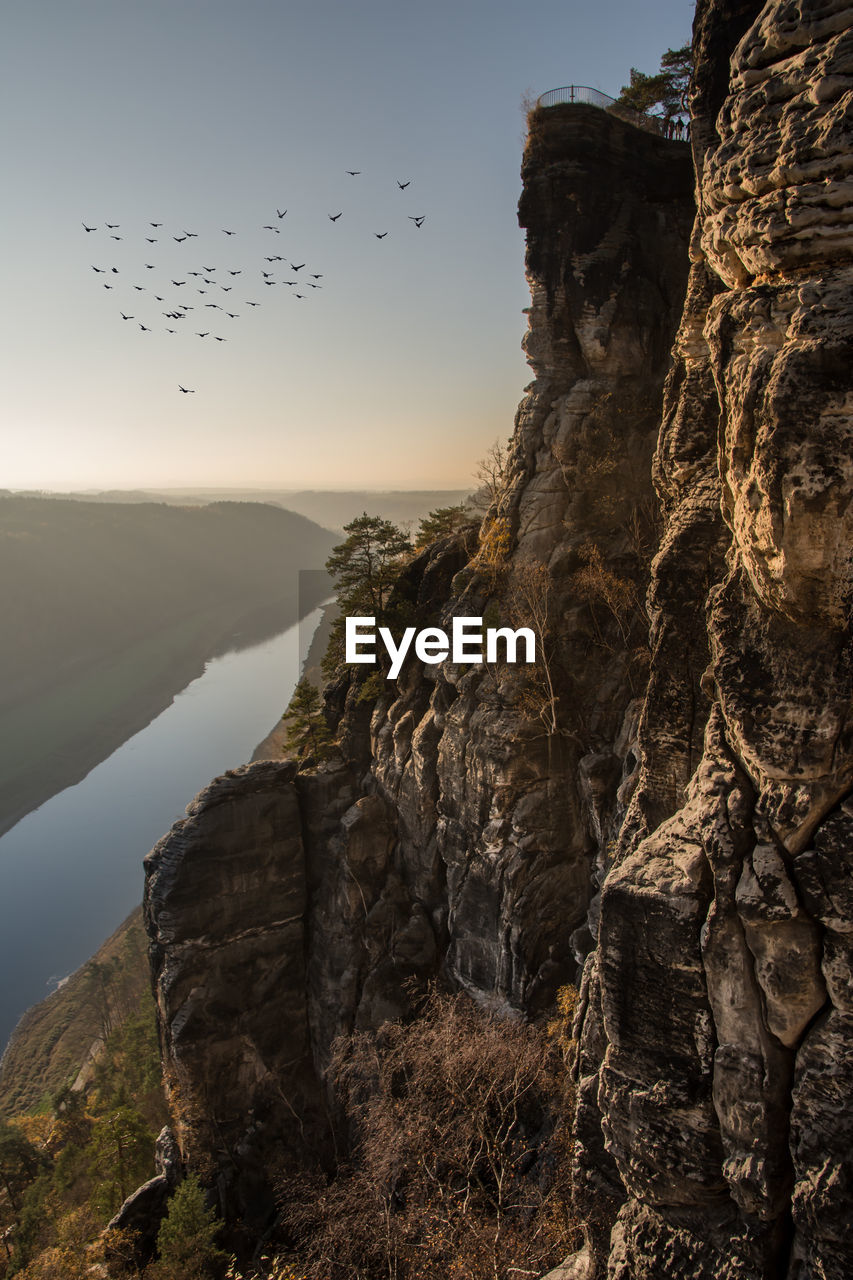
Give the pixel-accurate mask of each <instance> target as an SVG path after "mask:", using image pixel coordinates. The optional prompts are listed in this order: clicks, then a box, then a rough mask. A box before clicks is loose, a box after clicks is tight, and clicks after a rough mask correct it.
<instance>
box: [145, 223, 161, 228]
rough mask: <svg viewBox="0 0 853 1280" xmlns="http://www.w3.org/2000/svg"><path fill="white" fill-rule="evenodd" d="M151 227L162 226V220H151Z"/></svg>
mask: <svg viewBox="0 0 853 1280" xmlns="http://www.w3.org/2000/svg"><path fill="white" fill-rule="evenodd" d="M148 225H149V227H162V225H163V224H162V222H149V223H148Z"/></svg>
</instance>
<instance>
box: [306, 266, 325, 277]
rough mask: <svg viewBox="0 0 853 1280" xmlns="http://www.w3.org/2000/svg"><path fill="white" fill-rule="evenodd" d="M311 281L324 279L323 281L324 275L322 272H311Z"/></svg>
mask: <svg viewBox="0 0 853 1280" xmlns="http://www.w3.org/2000/svg"><path fill="white" fill-rule="evenodd" d="M303 265H304V264H303ZM311 279H312V280H322V279H323V273H322V271H312V272H311Z"/></svg>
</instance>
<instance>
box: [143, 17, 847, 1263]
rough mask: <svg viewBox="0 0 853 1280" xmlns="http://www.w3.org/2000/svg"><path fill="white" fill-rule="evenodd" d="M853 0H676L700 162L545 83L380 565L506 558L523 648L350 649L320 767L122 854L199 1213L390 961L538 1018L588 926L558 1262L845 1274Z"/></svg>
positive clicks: (486, 568) (486, 562) (496, 593)
mask: <svg viewBox="0 0 853 1280" xmlns="http://www.w3.org/2000/svg"><path fill="white" fill-rule="evenodd" d="M851 16H853V13H851V10H850V9H849V8H847V7H845V5H844V4H842V3H841V0H812V2H811V3H806V0H785V2H783V0H768V3H767V4H765V5H762V4H761V3H760V2H759V0H701V2H700V4H699V6H698V10H697V17H696V25H695V32H694V38H695V50H696V65H697V70H696V77H695V83H694V86H693V90H692V115H693V124H692V151H693V160H694V170H693V171H692V170H691V169H690V166H689V159H688V155H687V148H686V147H684V146H682V145H681V144H679V143H674V142H670V141H667V140H665V139H662V138H657V137H655V136H653V135H649V134H645V133H641V132H639V131H638V130H636V129H634V128H632V127H631V126H630V125H627V124H624V123H622V122H621V121H619V120H617V119H614V118H612V117H610V116H609V115H607V114H606V113H603V112H600V111H598V110H596V109H594V108H587V107H581V106H571V107H568V106H567V107H557V108H549V109H548V110H547V111H544V112H539V113H537V114H536V115H535V116H534V118H533V121H532V127H531V134H530V138H529V141H528V146H527V149H526V153H525V159H524V169H523V176H524V194H523V196H522V201H521V207H520V217H521V221H522V224H523V225H524V226H525V227H526V229H527V234H528V255H527V269H528V277H529V280H530V286H531V297H532V303H531V308H530V312H529V326H530V327H529V332H528V335H527V337H526V339H525V349H526V351H527V355H528V358H529V360H530V363H531V366H532V368H533V372H534V381H533V382H532V384H531V385H530V387H529V388H528V389H527V392H526V394H525V398H524V400H523V401H522V404H521V406H520V409H519V413H518V416H517V420H516V428H515V434H514V436H513V441H512V451H511V460H510V466H509V473H508V475H507V477H506V483H505V485H504V486H503V488H502V490H501V492H500V494H499V495H498V497H497V499H496V501H495V503H494V504H493V506H492V508H491V510H490V512H489V514H488V516H487V518H486V521H485V523H484V527H483V530H482V531H481V534H480V543H479V546H478V545H477V543H476V535H475V533H474V531H469V532H468V533H467V534H464V535H462V536H460V537H459V538H457V539H455V540H454V539H448V540H445V541H444V542H441V543H438V544H436V545H435V546H433V547H432V548H430V549H429V550H428V551H426V552H424V553H423V554H422V555H421V556H420V557H419V559H417V560H416V561H415V562H414V563H413V564H412V565H411V566H410V567H409V569H408V570H407V571H406V573H405V575H404V577H403V579H402V581H401V583H400V584H399V589H398V590H399V600H400V602H401V604H402V605H404V606H405V607H406V608H407V609H408V610H409V616H410V617H411V618H412V619H414V620H416V621H417V622H418V623H419V625H427V624H432V623H435V622H441V623H442V625H445V626H446V625H447V623H448V621H449V619H450V618H451V617H452V616H453V615H454V614H459V615H472V614H473V615H486V616H487V617H488V615H489V613H490V611H491V612H492V613H493V614H496V616H500V615H501V612H502V611H504V610H506V611H509V612H513V611H515V613H516V615H518V614H519V612H521V613H523V611H524V608H525V607H526V608H527V609H528V611H530V610H531V609H532V608H533V606H531V602H530V591H527V592H526V590H525V584H527V586H528V587H529V586H530V584H531V583H532V584H533V585H534V587H535V588H536V589H537V590H538V592H539V595H538V601H537V602H534V604H535V605H536V607H539V606H541V605H542V602H543V598H544V599H545V602H546V604H547V612H548V618H547V620H546V621H545V622H544V623H543V624H542V628H541V631H542V634H541V639H542V642H543V654H544V658H545V662H544V668H547V670H544V668H543V664H540V677H539V678H533V679H531V678H530V677H529V676H527V675H525V672H524V669H523V668H521V667H509V666H506V665H499V664H495V665H492V666H490V667H477V666H472V667H462V666H454V665H453V664H451V663H449V662H448V663H444V664H442V665H441V666H439V667H427V668H423V667H421V665H420V664H417V663H414V662H410V663H409V664H407V666H406V667H405V668H404V670H403V672H402V674H401V676H400V677H399V678H398V679H397V680H396V681H395V682H390V681H389V682H386V681H384V680H382V679H381V678H380V679H379V680H378V681H377V680H375V679H374V680H373V681H372V682H371V681H370V680H368V679H366V678H365V673H364V670H363V669H361V670H359V672H358V673H357V674H356V675H350V676H345V677H343V678H342V679H341V680H340V681H339V683H338V684H337V685H336V686H335V687H334V688H333V689H331V690H330V692H329V709H330V715H331V717H332V718H333V720H334V721H335V722H336V724H337V727H338V730H339V735H340V742H341V751H342V758H341V760H340V761H339V762H337V763H336V764H335V765H328V766H321V767H319V768H317V769H310V770H304V771H302V772H300V773H297V772H296V771H295V770H294V769H293V768H292V767H291V766H287V765H271V764H264V765H256V766H252V767H250V768H248V769H246V770H243V771H238V772H237V773H236V774H234V775H229V777H227V778H226V779H224V780H219V781H218V782H216V783H215V784H213V786H212V787H211V788H210V789H209V790H208V792H206V793H203V794H202V796H201V797H199V799H198V801H197V802H196V804H195V806H194V809H193V810H192V811H191V813H190V816H189V817H188V819H187V821H186V823H184V824H179V825H178V827H177V828H175V829H174V830H173V832H172V833H171V834H170V835H169V836H168V837H166V838H165V839H164V841H162V842H161V844H160V845H159V846H158V848H157V849H156V850H155V851H154V853H153V854H152V855H151V857H150V859H149V888H148V894H147V915H148V925H149V932H150V936H151V938H152V957H153V961H154V976H155V986H156V993H157V999H158V1004H159V1008H160V1016H161V1026H162V1034H163V1044H164V1050H165V1061H166V1067H167V1075H168V1078H169V1079H170V1081H171V1083H172V1086H173V1088H174V1090H175V1092H176V1097H177V1100H178V1102H179V1103H181V1104H182V1110H181V1109H180V1108H179V1110H181V1114H180V1118H181V1120H182V1126H183V1127H182V1134H181V1139H182V1143H183V1146H184V1150H185V1153H186V1154H187V1155H188V1156H189V1157H190V1159H191V1160H195V1161H204V1160H206V1161H208V1162H209V1161H213V1163H214V1164H215V1166H216V1168H217V1169H218V1171H219V1177H220V1189H221V1191H222V1193H223V1203H224V1204H225V1206H226V1209H227V1210H228V1211H229V1212H231V1213H235V1214H241V1213H242V1214H245V1212H246V1206H247V1205H248V1204H249V1203H250V1202H251V1203H254V1204H260V1205H263V1198H262V1196H261V1197H260V1198H259V1195H258V1194H256V1193H257V1187H256V1186H254V1184H253V1181H252V1180H253V1178H255V1177H256V1174H257V1170H258V1169H259V1168H263V1166H264V1161H265V1159H267V1157H268V1156H269V1154H270V1153H271V1152H272V1151H274V1150H275V1151H280V1150H281V1148H282V1147H283V1146H289V1147H290V1148H291V1149H293V1150H295V1149H296V1148H297V1147H298V1145H299V1143H300V1142H301V1141H303V1140H307V1139H310V1140H311V1141H312V1142H314V1143H317V1142H321V1141H322V1137H323V1133H324V1121H323V1114H324V1112H323V1108H324V1106H325V1105H326V1104H327V1102H328V1101H329V1099H328V1098H327V1097H326V1095H325V1093H324V1089H323V1083H322V1082H323V1070H324V1067H325V1065H326V1063H327V1061H328V1055H329V1049H330V1045H331V1043H332V1040H333V1039H334V1037H335V1036H336V1035H337V1034H339V1033H341V1032H346V1031H349V1030H351V1029H352V1028H354V1027H375V1026H377V1025H379V1024H380V1023H381V1022H382V1021H383V1020H384V1019H386V1018H393V1017H398V1016H401V1015H405V1014H406V1012H407V1010H408V1008H409V995H408V989H407V983H408V982H409V981H410V980H412V979H414V980H416V981H423V980H425V979H427V978H429V977H430V976H432V975H434V974H442V975H443V976H444V977H445V978H446V979H447V980H449V981H450V982H451V983H453V984H455V985H457V986H459V987H462V988H464V989H466V990H468V991H469V992H470V993H471V994H473V995H474V996H475V998H477V999H478V1000H480V1001H482V1002H483V1003H484V1004H487V1005H488V1006H490V1007H494V1008H497V1009H500V1010H504V1011H506V1012H508V1013H512V1012H516V1011H518V1012H523V1013H526V1014H532V1015H535V1014H536V1013H538V1012H539V1011H541V1010H543V1009H546V1008H547V1007H548V1006H549V1004H550V1003H551V1001H552V1000H553V996H554V992H555V989H556V987H557V986H558V985H559V984H560V983H562V982H564V981H566V980H567V979H569V978H572V977H573V976H575V973H576V972H577V965H578V963H579V962H580V961H582V960H583V959H584V957H585V956H587V953H589V955H588V958H587V960H586V964H585V966H584V972H583V986H582V1001H581V1008H580V1015H579V1021H578V1035H579V1054H578V1061H577V1068H576V1069H577V1084H578V1111H577V1122H576V1135H577V1174H576V1186H577V1193H578V1200H579V1204H580V1207H581V1209H582V1210H583V1213H584V1216H585V1218H586V1221H587V1234H588V1242H587V1248H586V1249H585V1251H584V1253H583V1255H582V1256H579V1257H578V1258H576V1259H575V1260H574V1263H573V1266H572V1273H573V1274H574V1275H575V1276H581V1275H583V1276H584V1280H603V1278H604V1277H605V1275H606V1276H608V1277H609V1280H629V1278H630V1280H641V1278H642V1280H658V1278H662V1277H672V1278H673V1280H676V1278H677V1280H694V1277H715V1278H717V1280H728V1278H732V1280H734V1277H738V1278H739V1280H769V1278H770V1277H777V1276H780V1277H786V1278H787V1280H812V1278H814V1280H818V1278H822V1280H841V1278H842V1277H847V1276H849V1275H850V1274H853V1258H851V1256H850V1251H851V1243H850V1239H849V1231H847V1223H848V1222H849V1220H850V1217H851V1208H853V1206H851V1175H850V1166H849V1156H848V1155H847V1150H848V1148H849V1146H850V1143H851V1132H850V1129H851V1124H853V1121H851V1118H850V1113H849V1107H848V1106H847V1100H848V1098H849V1065H848V1066H847V1067H844V1068H842V1063H843V1062H844V1060H845V1056H846V1057H847V1058H848V1059H849V1056H850V1033H851V1028H853V1008H851V996H850V987H851V984H850V969H851V955H850V947H851V933H853V923H851V920H853V911H852V910H851V908H853V902H851V895H850V887H849V885H850V867H849V866H848V863H849V860H850V856H851V855H850V845H851V838H850V837H851V823H853V809H851V807H850V801H849V791H850V786H851V775H852V774H853V743H851V739H850V730H849V726H848V717H847V708H848V705H849V702H850V696H851V661H850V646H849V640H848V632H847V627H848V622H847V619H848V614H849V607H850V587H851V582H850V577H851V556H850V548H851V529H850V528H849V523H850V519H851V517H850V503H849V489H850V485H851V465H850V461H849V457H850V447H849V443H850V442H849V440H848V435H849V433H850V408H851V383H850V367H851V361H850V354H851V349H850V348H851V342H850V324H851V322H850V319H849V310H850V307H849V298H850V289H849V277H850V274H851V263H850V257H851V246H853V236H851V232H850V218H849V212H848V211H849V208H850V207H851V200H850V189H849V179H848V176H847V174H848V169H849V159H848V155H849V124H847V123H846V121H847V118H849V104H850V95H851V91H853V38H851V35H850V27H851V22H850V19H851ZM845 113H846V114H845ZM694 171H695V191H696V199H695V202H694V199H693V196H692V184H693V181H694ZM697 206H698V212H696V208H697ZM694 213H695V214H696V221H695V223H694V225H693V231H692V235H691V232H690V224H691V221H692V220H693V217H694ZM688 268H689V281H688V279H687V275H688ZM685 289H686V298H685ZM679 320H680V323H679ZM670 353H671V354H670ZM664 383H666V385H665V388H664ZM652 481H653V482H654V488H653V487H652ZM652 551H654V552H655V554H654V559H653V562H652V563H651V578H650V581H649V569H650V560H651V555H652ZM647 586H648V595H647V596H646V587H647ZM534 594H535V592H534ZM646 602H647V603H646ZM540 618H541V609H540ZM543 670H544V675H543ZM546 677H547V678H546ZM543 680H544V683H543ZM549 681H550V684H549ZM599 891H600V892H599Z"/></svg>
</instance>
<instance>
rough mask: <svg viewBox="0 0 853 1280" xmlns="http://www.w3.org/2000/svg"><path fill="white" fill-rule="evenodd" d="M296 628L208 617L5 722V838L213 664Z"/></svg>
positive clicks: (124, 655) (1, 817) (0, 717)
mask: <svg viewBox="0 0 853 1280" xmlns="http://www.w3.org/2000/svg"><path fill="white" fill-rule="evenodd" d="M294 621H296V611H295V607H294V606H293V605H291V604H288V605H284V604H280V605H276V606H268V607H265V608H264V609H262V610H259V609H257V608H255V609H250V608H248V607H247V608H246V609H244V610H232V611H230V613H228V614H226V615H225V616H223V610H222V608H219V607H218V608H216V609H207V610H203V611H200V612H198V613H197V614H195V615H194V616H193V617H191V618H188V619H185V620H184V621H182V622H181V623H177V624H175V625H174V626H173V627H170V628H169V629H168V630H167V631H162V630H160V631H157V632H154V633H152V634H150V635H147V636H143V637H141V638H140V639H139V640H138V641H137V643H136V644H134V645H132V646H131V647H129V648H126V649H125V650H123V651H122V652H120V653H118V654H116V655H113V656H112V657H111V658H109V659H108V660H105V659H104V658H100V659H99V660H97V661H93V662H92V663H91V664H89V665H88V666H87V667H86V668H84V669H83V670H78V671H77V672H75V673H74V676H73V678H70V677H66V678H65V679H64V680H63V681H61V682H60V683H57V684H55V685H54V686H52V687H50V688H47V689H45V690H43V691H42V692H41V693H40V694H39V695H37V696H36V697H31V698H29V699H28V700H27V701H26V702H25V703H22V704H21V705H19V706H15V707H12V708H10V709H7V710H6V711H4V712H2V713H0V836H2V835H4V834H5V833H6V832H7V831H9V830H11V828H12V827H14V826H15V824H16V823H17V822H19V821H20V820H21V819H22V818H23V817H25V816H26V815H27V814H28V813H31V812H32V811H33V810H34V809H37V808H39V806H40V805H42V804H44V802H45V801H46V800H49V799H50V798H51V796H54V795H56V794H57V793H58V792H59V791H63V790H65V788H66V787H70V786H74V785H75V784H76V783H78V782H80V781H81V780H82V779H83V778H85V777H86V775H87V774H88V773H89V772H90V770H92V769H94V768H95V766H96V765H98V764H100V763H101V761H103V760H106V759H107V758H108V757H109V756H110V755H112V753H113V752H114V751H115V750H117V748H118V747H120V746H121V745H122V744H123V743H124V742H126V741H127V740H128V739H129V738H132V737H133V736H134V734H136V733H138V732H139V731H140V730H141V729H144V728H145V727H146V725H148V724H150V723H151V721H152V720H154V719H156V717H157V716H159V715H160V714H161V712H163V711H165V709H166V708H167V707H168V706H169V705H170V704H171V703H172V701H173V700H174V698H175V697H176V695H177V694H179V693H180V692H181V690H182V689H185V688H186V686H187V685H188V684H189V683H190V682H191V681H192V680H195V679H196V678H197V677H198V676H200V675H201V674H202V672H203V671H204V669H205V666H206V664H207V663H208V662H210V661H211V660H212V659H213V658H217V657H220V656H221V655H222V654H224V653H228V652H230V651H232V650H241V649H245V648H248V647H249V646H250V645H253V644H258V643H260V642H261V641H263V640H266V639H268V638H269V637H270V636H273V635H275V634H277V632H279V631H281V630H283V629H284V628H286V627H287V626H289V625H291V624H292V623H293V622H294Z"/></svg>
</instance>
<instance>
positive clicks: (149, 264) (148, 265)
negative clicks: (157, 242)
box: [145, 262, 154, 271]
mask: <svg viewBox="0 0 853 1280" xmlns="http://www.w3.org/2000/svg"><path fill="white" fill-rule="evenodd" d="M145 270H146V271H153V270H154V263H153V262H146V264H145Z"/></svg>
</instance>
